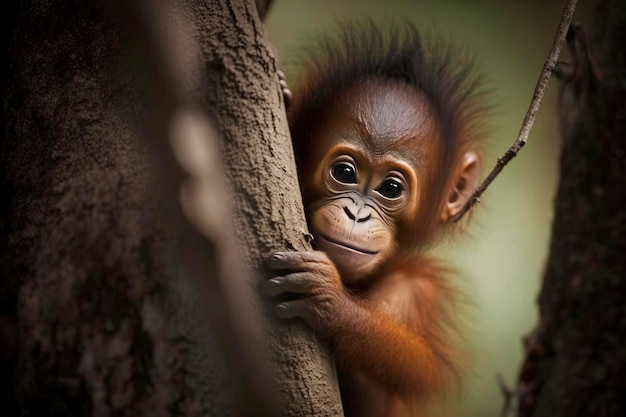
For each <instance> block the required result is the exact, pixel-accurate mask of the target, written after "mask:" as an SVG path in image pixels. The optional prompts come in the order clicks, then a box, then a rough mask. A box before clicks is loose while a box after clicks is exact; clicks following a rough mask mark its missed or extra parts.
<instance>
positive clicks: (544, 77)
mask: <svg viewBox="0 0 626 417" xmlns="http://www.w3.org/2000/svg"><path fill="white" fill-rule="evenodd" d="M576 2H577V0H568V2H567V4H566V5H565V9H564V10H563V15H562V16H561V23H560V24H559V28H558V30H557V32H556V36H555V37H554V43H553V44H552V49H551V50H550V54H549V55H548V59H547V61H546V62H545V64H544V65H543V70H542V71H541V75H540V76H539V81H537V86H536V87H535V92H534V94H533V98H532V100H531V101H530V106H529V107H528V111H527V112H526V117H524V121H523V122H522V127H521V129H520V131H519V133H518V135H517V139H515V142H513V144H512V145H511V147H510V148H509V149H508V150H507V151H506V152H505V153H504V155H502V156H501V157H500V158H498V160H497V162H496V166H495V167H493V169H492V170H491V172H490V173H489V175H487V177H486V178H485V179H484V180H483V182H482V183H481V184H480V185H479V186H478V188H477V189H476V191H474V193H473V194H472V196H471V197H470V198H469V200H467V202H466V203H465V205H464V206H463V208H462V209H461V211H459V212H458V213H457V214H456V216H454V217H453V218H452V221H453V222H458V221H459V220H461V218H462V217H463V215H465V213H467V212H468V211H469V210H470V209H471V208H472V207H473V206H475V205H476V204H477V203H478V202H479V201H480V196H481V195H482V194H483V192H485V190H486V189H487V187H489V184H491V182H492V181H493V180H494V179H495V178H496V177H497V176H498V174H500V171H502V168H504V167H505V165H506V164H508V163H509V161H510V160H511V159H513V158H515V157H516V156H517V154H518V152H519V151H520V149H522V148H523V147H524V145H526V141H527V139H528V134H529V133H530V130H531V129H532V127H533V124H534V123H535V117H536V116H537V112H538V110H539V106H540V104H541V100H542V99H543V96H544V93H545V91H546V87H547V86H548V82H549V81H550V77H551V76H552V73H553V72H554V68H555V67H556V64H557V62H558V61H557V60H558V59H559V56H560V54H561V47H562V46H563V42H564V41H565V37H566V35H567V31H568V29H569V26H570V23H571V22H572V17H573V16H574V10H576Z"/></svg>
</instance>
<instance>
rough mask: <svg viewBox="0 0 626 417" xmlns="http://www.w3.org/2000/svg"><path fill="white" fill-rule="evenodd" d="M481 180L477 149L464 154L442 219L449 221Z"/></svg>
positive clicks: (444, 207)
mask: <svg viewBox="0 0 626 417" xmlns="http://www.w3.org/2000/svg"><path fill="white" fill-rule="evenodd" d="M479 180H480V155H478V153H477V152H476V151H468V152H466V153H465V155H463V158H462V160H461V164H460V167H459V170H458V171H457V173H456V175H455V178H454V182H453V183H452V189H451V190H450V192H449V193H448V198H447V199H446V203H445V204H444V206H443V211H442V213H441V220H443V221H444V222H445V221H448V220H449V219H451V218H452V217H454V216H455V215H456V214H457V213H458V212H459V211H461V209H462V208H463V206H464V205H465V203H466V202H467V200H468V199H469V198H470V197H471V195H472V193H473V192H474V190H476V187H478V181H479Z"/></svg>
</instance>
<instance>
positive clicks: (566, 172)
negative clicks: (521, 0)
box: [519, 0, 626, 417]
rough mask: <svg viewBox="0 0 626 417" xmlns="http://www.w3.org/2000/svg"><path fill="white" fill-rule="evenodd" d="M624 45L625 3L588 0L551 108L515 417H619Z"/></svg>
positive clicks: (625, 187) (625, 231)
mask: <svg viewBox="0 0 626 417" xmlns="http://www.w3.org/2000/svg"><path fill="white" fill-rule="evenodd" d="M624 42H626V2H624V1H623V0H608V1H597V2H596V6H595V16H594V26H593V29H592V37H591V42H590V46H589V51H590V56H591V61H590V62H589V64H590V66H589V67H588V68H586V67H585V59H586V57H585V56H584V54H580V56H579V58H581V61H580V64H582V67H580V68H581V69H582V70H583V71H582V72H580V73H579V74H578V75H577V76H576V77H574V79H573V80H572V86H571V87H572V92H573V94H574V99H575V101H574V102H573V103H570V105H569V106H567V107H566V108H565V109H564V110H566V111H564V112H563V113H562V114H561V118H562V119H563V121H564V123H563V131H564V138H563V139H564V145H563V151H562V156H561V174H560V175H561V180H560V184H559V188H558V193H557V197H556V202H555V218H554V224H553V229H552V242H551V246H550V254H549V258H548V263H547V267H546V271H545V276H544V282H543V288H542V290H541V294H540V297H539V306H540V323H539V325H538V326H537V328H536V329H535V331H534V332H533V334H532V335H531V336H530V337H529V339H528V342H527V346H526V350H527V357H526V360H525V363H524V364H523V368H522V371H521V374H520V385H519V387H520V403H519V412H520V416H533V417H541V416H546V417H547V416H550V417H558V416H568V417H576V416H581V417H582V416H585V417H587V416H594V417H603V416H607V417H608V416H623V415H626V349H624V346H626V303H625V302H624V296H625V294H626V210H624V203H623V202H624V197H626V49H625V48H624ZM587 70H589V72H587ZM566 88H569V87H567V86H566ZM570 116H574V117H570Z"/></svg>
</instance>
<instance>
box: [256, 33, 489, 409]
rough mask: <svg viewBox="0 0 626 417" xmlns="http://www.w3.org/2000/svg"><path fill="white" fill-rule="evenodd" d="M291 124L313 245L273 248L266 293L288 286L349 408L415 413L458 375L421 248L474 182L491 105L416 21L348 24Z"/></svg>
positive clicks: (446, 300) (320, 59) (308, 78)
mask: <svg viewBox="0 0 626 417" xmlns="http://www.w3.org/2000/svg"><path fill="white" fill-rule="evenodd" d="M315 51H316V52H314V53H313V54H312V55H310V56H308V58H307V60H306V63H305V74H306V75H305V77H304V81H303V82H302V83H301V84H300V85H299V86H297V88H296V89H295V90H294V93H293V96H292V97H291V100H292V103H291V107H290V112H289V119H290V126H291V131H292V137H293V142H294V149H295V153H296V162H297V166H298V172H299V180H300V185H301V189H302V197H303V201H304V206H305V209H306V215H307V220H308V223H309V227H310V229H311V232H312V234H313V236H314V245H315V246H316V248H317V249H318V251H314V252H279V253H276V254H274V255H272V256H271V257H270V258H269V260H268V266H269V267H271V268H273V269H276V270H277V271H279V274H281V275H280V276H277V277H275V278H273V279H271V280H269V281H268V282H267V283H266V284H265V287H264V291H265V292H266V293H267V295H269V296H271V297H275V296H278V295H290V296H291V298H289V299H288V300H287V301H284V299H283V301H280V302H279V304H278V305H276V307H275V311H276V314H277V315H278V317H279V318H283V319H290V318H296V317H298V318H301V319H303V320H304V321H305V322H306V323H307V324H308V325H309V326H311V327H312V328H313V329H314V331H315V332H316V333H317V335H318V336H319V337H320V338H321V339H323V340H325V341H327V343H329V345H330V347H331V348H332V350H333V352H334V355H335V358H336V362H337V366H338V372H339V377H340V384H341V389H342V399H343V402H344V408H345V412H346V415H347V416H359V417H362V416H397V415H413V413H415V412H416V410H418V409H420V410H421V407H422V406H423V405H424V404H425V403H426V400H427V399H429V398H432V397H433V396H435V395H436V394H438V393H442V392H445V391H446V389H447V388H448V387H449V386H450V385H452V382H453V381H454V380H455V375H456V374H457V373H458V372H457V370H458V369H459V362H460V360H459V359H460V357H462V356H463V355H462V353H461V351H460V349H458V348H456V347H455V346H454V343H453V342H452V338H451V337H450V334H449V333H450V329H451V328H453V327H454V319H453V317H452V315H453V314H454V309H453V308H451V307H450V306H451V304H452V301H453V298H454V296H453V294H454V291H453V290H452V288H451V287H450V285H449V283H448V280H447V279H446V275H445V273H444V271H445V269H444V268H441V267H439V266H438V265H439V264H438V263H437V262H435V261H434V260H432V259H430V258H428V257H427V255H426V249H427V248H428V247H431V246H432V244H433V243H434V242H435V241H436V238H437V236H441V234H442V231H444V230H448V229H450V227H448V223H449V221H450V219H451V218H452V217H453V216H454V215H455V214H456V213H457V212H458V211H459V210H460V209H461V207H462V206H463V204H464V203H465V202H466V201H467V199H468V198H469V196H470V194H471V192H472V191H473V190H474V189H475V187H476V185H477V183H478V179H479V171H480V156H479V152H478V150H477V147H478V138H479V136H481V131H480V128H481V123H480V120H481V117H482V115H483V114H484V111H483V108H482V107H481V106H480V104H479V101H478V98H479V97H480V96H481V94H480V89H479V87H480V83H479V82H478V78H476V77H474V76H472V75H471V72H470V67H471V62H470V60H468V59H467V58H466V57H464V55H463V54H462V53H460V50H459V49H458V48H455V47H453V46H451V45H450V44H449V43H445V42H439V43H435V44H433V45H430V46H428V47H427V46H425V44H424V43H423V42H422V40H421V38H420V35H419V33H418V31H417V30H416V29H415V28H414V27H413V26H412V25H410V24H408V23H407V24H401V25H396V26H394V27H393V28H390V29H388V30H382V29H380V28H379V27H377V26H376V25H374V24H373V23H370V22H368V23H366V24H363V25H346V26H344V27H343V28H342V35H341V36H340V37H338V38H336V39H335V40H332V39H326V40H323V41H322V42H321V43H320V47H319V48H317V49H315Z"/></svg>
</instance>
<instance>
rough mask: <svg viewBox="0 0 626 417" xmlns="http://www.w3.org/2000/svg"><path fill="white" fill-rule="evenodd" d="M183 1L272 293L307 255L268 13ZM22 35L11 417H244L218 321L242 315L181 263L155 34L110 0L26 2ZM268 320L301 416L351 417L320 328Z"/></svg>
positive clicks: (10, 90)
mask: <svg viewBox="0 0 626 417" xmlns="http://www.w3.org/2000/svg"><path fill="white" fill-rule="evenodd" d="M177 3H178V4H179V5H182V6H183V7H185V8H186V9H187V10H188V11H189V17H190V18H191V19H192V21H193V22H194V23H195V24H196V27H197V28H198V30H197V34H196V35H197V39H198V41H199V43H200V45H201V50H202V62H203V63H204V68H203V69H204V70H205V74H206V75H207V77H206V80H205V79H199V80H195V81H197V82H198V83H201V84H198V87H200V88H199V90H200V91H201V95H202V96H203V97H205V98H206V102H207V104H208V105H209V107H210V108H211V110H212V112H213V113H214V115H215V116H216V119H217V121H218V123H219V125H220V128H221V130H222V131H223V133H224V137H225V142H224V155H225V156H224V159H225V164H226V165H227V167H228V169H229V177H230V178H231V179H232V187H233V188H234V189H235V190H236V195H235V197H234V198H233V199H232V203H233V205H234V207H236V210H235V211H234V213H233V216H234V218H235V219H236V225H237V228H236V234H237V237H238V239H239V242H240V244H241V247H242V253H244V259H242V262H245V263H247V264H248V265H250V266H252V268H253V271H254V273H253V274H252V276H251V277H248V280H249V282H251V283H254V281H255V280H260V279H263V278H262V275H263V274H264V273H266V271H264V270H263V269H262V266H261V261H262V259H263V258H264V257H266V256H267V255H269V254H270V253H271V252H272V251H275V250H278V249H284V248H285V247H288V248H298V249H303V248H305V247H306V242H305V236H306V230H305V227H306V226H305V223H304V217H303V212H302V207H301V204H300V203H299V200H300V199H299V191H298V185H297V180H296V175H295V166H294V164H293V157H292V154H291V148H290V144H289V135H288V130H287V125H286V122H285V117H284V111H283V109H282V107H281V104H280V103H281V96H280V89H279V87H278V82H277V77H276V63H275V58H274V57H273V55H272V54H271V52H270V51H269V49H268V47H267V44H266V41H265V38H264V35H263V27H262V25H261V23H260V21H259V20H258V17H257V16H256V13H255V9H254V2H253V1H249V2H246V1H244V0H240V1H231V2H227V1H208V2H206V1H199V0H198V1H195V0H189V1H183V0H181V1H178V2H177ZM12 39H13V41H12V44H11V48H10V53H9V63H10V64H9V73H8V76H7V78H6V80H7V81H6V84H4V89H3V91H2V100H3V101H2V130H1V132H2V133H1V134H2V137H1V139H0V140H1V142H0V145H1V154H0V159H1V160H0V163H1V167H2V171H0V174H1V178H0V179H1V181H2V182H1V189H0V192H1V193H2V195H1V199H2V205H1V208H2V210H1V211H0V215H1V216H2V218H1V219H0V230H1V231H2V235H1V236H0V256H1V262H2V263H1V270H0V273H1V277H0V338H2V342H3V343H2V347H1V349H0V370H2V374H1V375H0V382H1V385H0V387H3V388H9V389H7V390H3V392H2V393H1V394H0V399H1V401H0V406H2V407H3V409H2V410H0V411H1V412H2V413H1V414H2V415H17V414H18V413H19V414H20V415H25V416H29V415H51V416H56V415H58V416H66V415H99V416H108V415H133V416H135V415H136V416H141V415H150V416H160V415H163V416H167V415H185V416H187V415H190V416H193V415H215V416H228V415H236V414H237V413H238V412H241V407H240V406H239V405H238V404H236V402H237V400H238V399H239V400H240V398H238V397H237V394H236V389H235V387H234V386H235V385H236V381H237V378H236V377H233V376H232V375H231V374H229V372H231V371H232V367H228V366H227V364H229V363H232V361H233V358H232V355H235V356H236V355H237V353H236V352H235V353H232V352H227V353H228V354H225V353H224V351H223V349H222V348H223V347H224V346H223V343H224V341H223V339H222V338H220V335H219V334H215V330H216V329H215V328H207V327H208V326H207V325H205V320H204V318H203V317H202V314H204V313H206V311H207V310H210V311H212V312H213V314H215V315H216V317H213V319H214V320H213V322H216V321H219V320H220V318H221V317H222V315H224V312H220V311H213V310H211V306H208V308H204V307H207V306H202V305H201V304H202V299H201V298H200V297H197V296H196V295H195V292H196V290H197V289H198V288H201V287H202V283H198V282H196V281H194V276H193V273H192V271H190V270H189V269H188V267H187V266H186V265H185V256H184V255H185V254H184V253H181V250H182V249H181V240H182V239H183V236H182V235H183V233H181V231H180V230H181V225H182V224H183V223H184V221H183V220H182V216H181V213H180V210H179V208H178V207H177V206H176V205H174V204H171V200H175V201H177V199H176V198H172V196H171V195H170V196H167V195H165V196H163V194H162V193H161V190H160V187H161V185H162V183H161V182H159V181H160V180H161V179H163V178H166V177H167V173H165V175H164V174H163V173H160V172H158V171H159V170H160V169H163V166H162V165H161V164H160V161H159V159H158V158H156V157H155V155H154V152H153V151H154V149H153V148H152V147H151V146H150V143H149V140H150V138H146V131H145V129H144V122H145V117H147V116H149V115H150V113H147V100H148V97H149V95H148V91H149V90H150V85H149V84H150V77H147V78H148V79H147V78H146V77H145V74H144V73H143V72H142V71H145V70H146V68H145V67H144V66H143V64H142V63H141V62H140V61H141V59H140V58H137V57H136V55H137V53H138V52H139V51H138V49H137V40H136V39H134V38H133V37H132V34H131V33H130V32H128V31H126V30H125V26H124V25H123V24H122V23H120V21H119V20H117V19H115V18H113V17H112V14H111V10H108V9H105V8H103V6H102V4H101V2H99V1H96V0H93V1H77V2H75V1H71V0H67V1H58V2H47V1H42V0H23V1H21V2H19V6H18V7H17V20H16V25H15V30H14V32H13V34H12ZM3 42H4V39H3ZM149 123H150V124H151V125H152V127H153V128H155V127H156V128H157V129H158V128H161V129H166V128H167V120H155V119H152V120H149ZM165 189H167V190H170V188H168V187H165ZM216 198H224V196H216ZM195 250H196V251H197V253H196V254H198V253H200V254H202V253H203V252H202V250H204V251H205V252H204V254H205V255H206V257H207V258H209V259H210V258H211V257H212V248H210V247H209V248H195ZM201 294H202V293H201ZM238 302H239V304H240V306H241V307H240V308H241V309H245V308H246V306H247V303H248V302H251V300H248V299H241V300H238ZM252 302H254V301H252ZM258 320H259V323H260V325H262V326H267V329H268V330H267V331H268V333H267V337H266V340H265V342H266V344H267V345H269V346H270V350H271V352H273V360H274V362H275V365H276V369H277V378H279V379H280V381H281V384H282V385H281V388H280V389H281V393H282V400H283V403H284V405H285V415H306V416H322V415H324V416H326V415H338V414H340V413H341V405H340V401H339V398H338V392H337V390H336V386H335V385H334V381H333V379H332V378H329V375H332V368H331V367H330V366H329V358H328V356H327V355H326V354H325V353H324V352H322V351H320V350H319V347H318V345H317V343H316V341H315V339H314V337H313V336H312V335H311V334H310V332H308V331H306V329H304V328H303V327H302V326H300V325H298V324H294V323H292V324H287V325H280V326H278V325H276V324H271V323H265V321H266V319H265V318H263V317H259V318H258ZM211 330H212V331H213V333H212V332H211ZM229 356H230V357H229ZM223 359H227V360H226V361H224V360H223ZM11 388H13V389H11ZM257 394H259V393H257ZM260 394H261V395H262V393H260ZM18 410H19V411H18ZM249 411H250V410H248V412H249Z"/></svg>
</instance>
